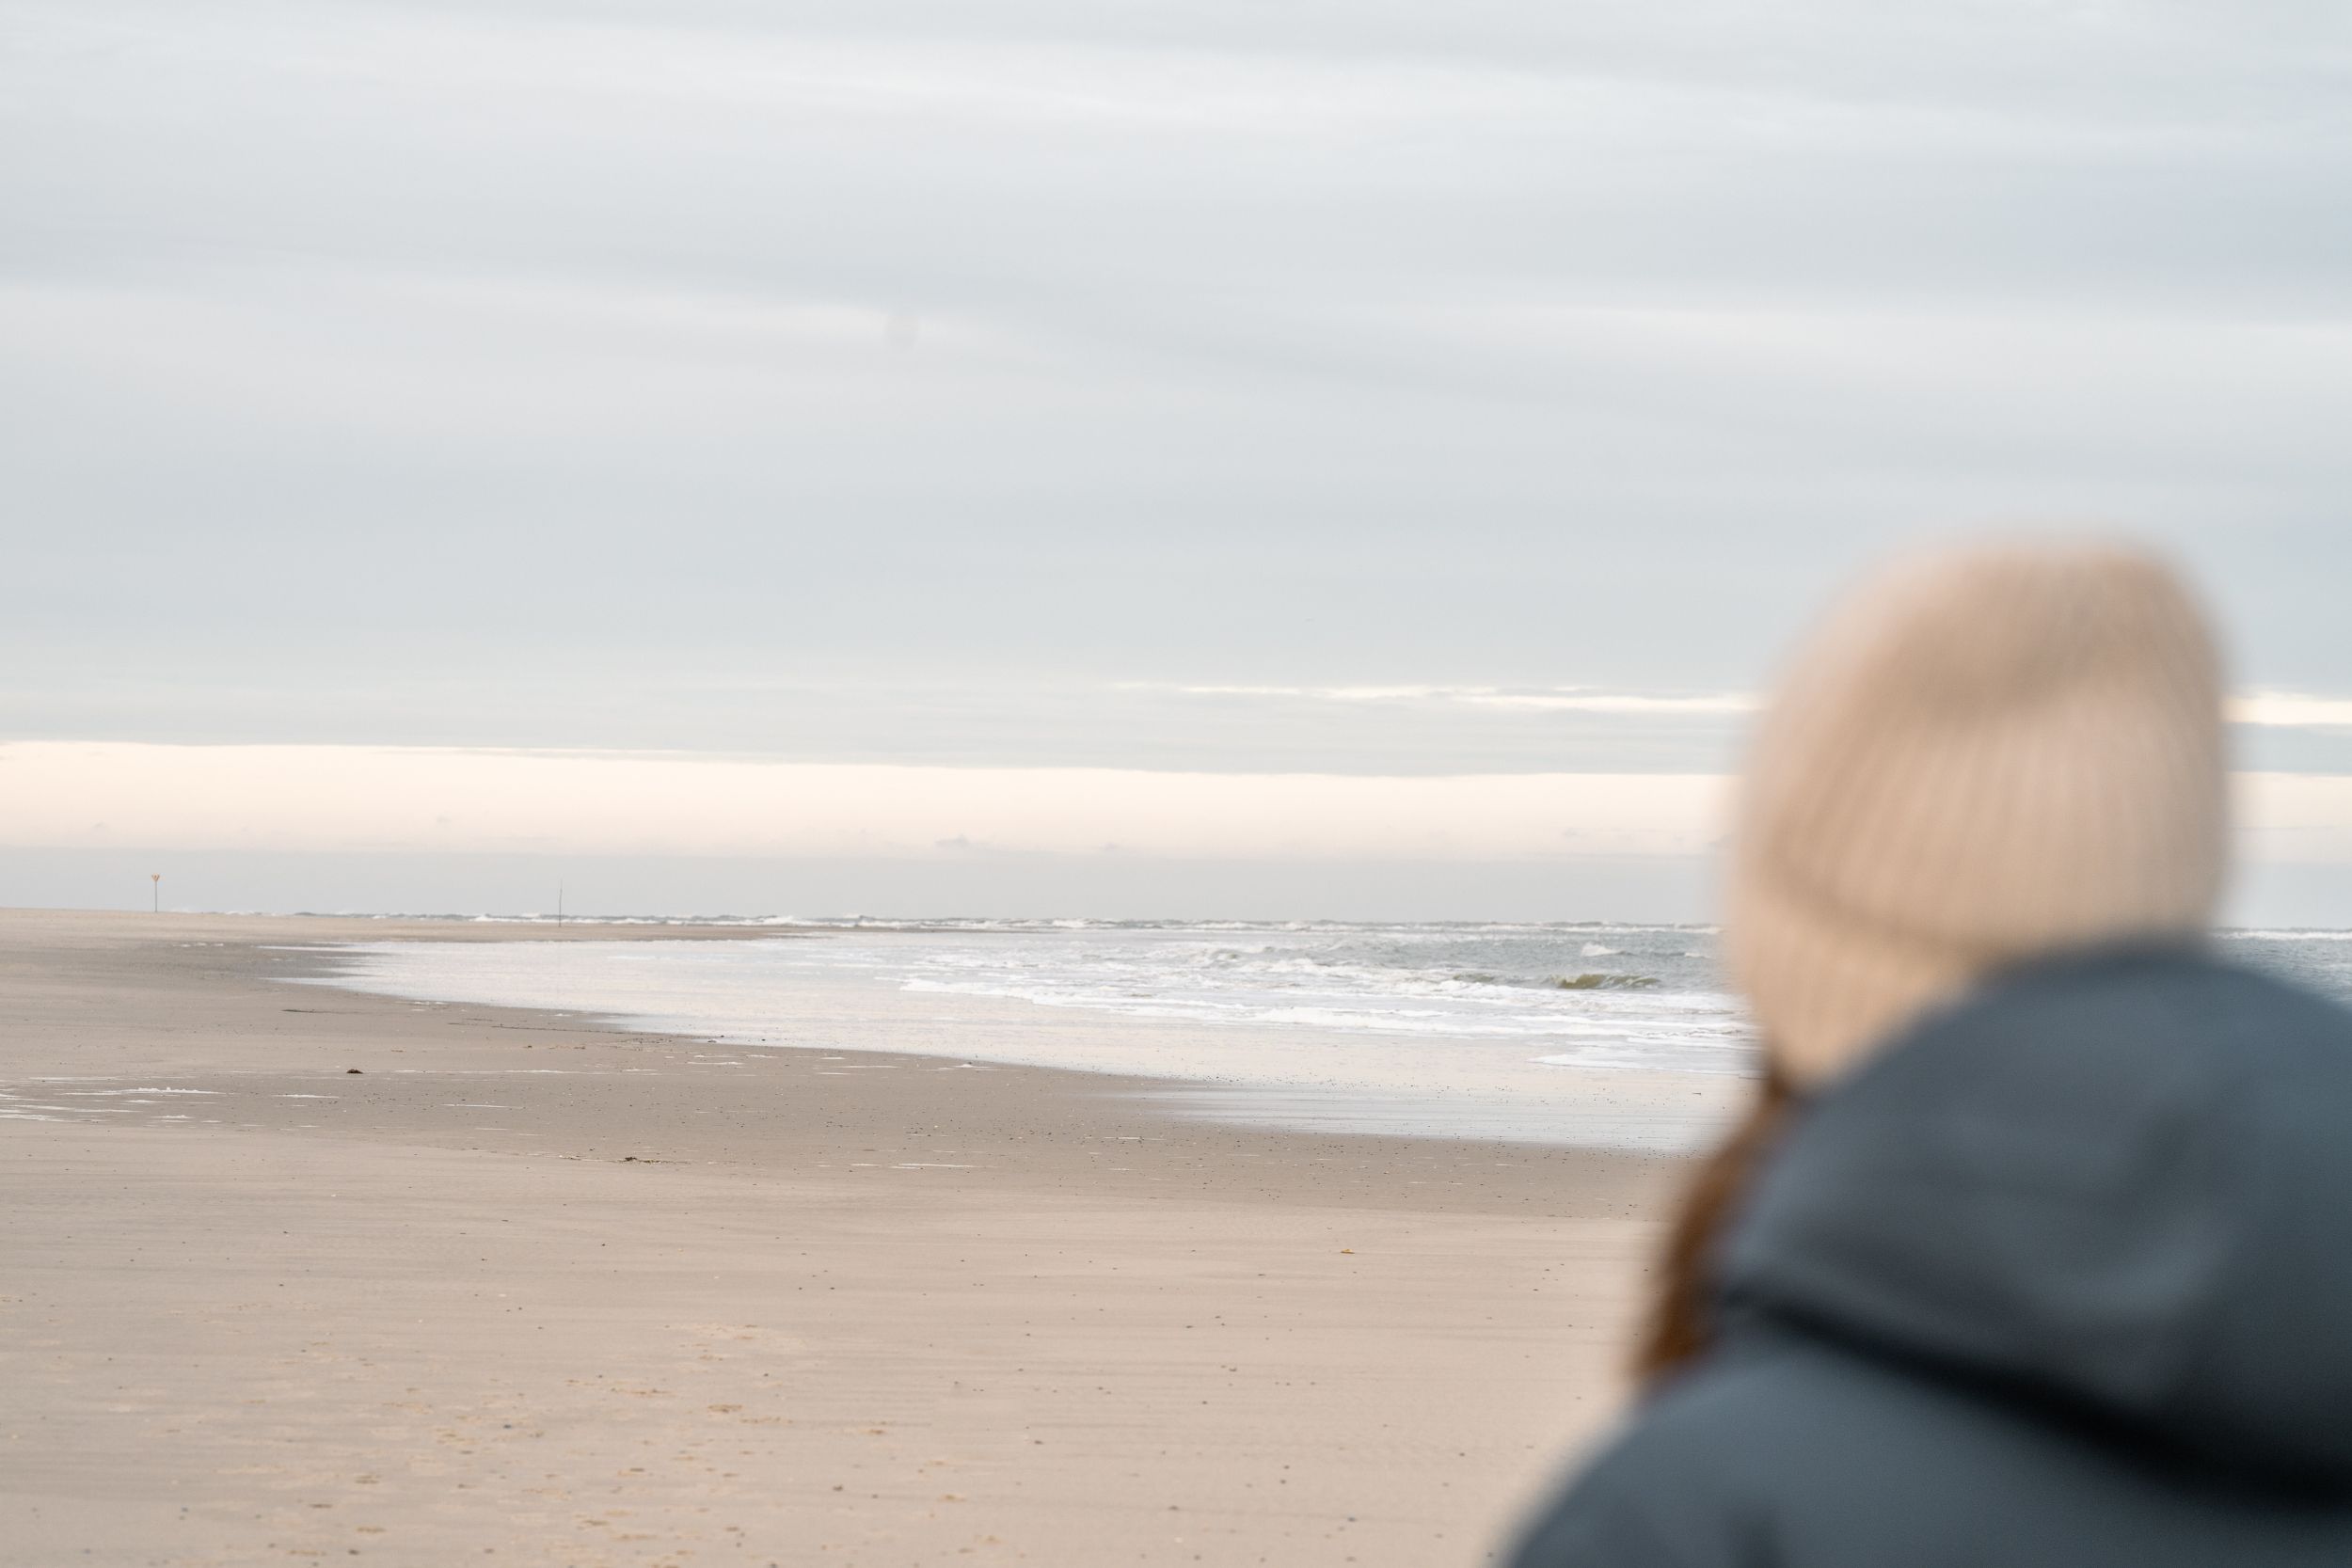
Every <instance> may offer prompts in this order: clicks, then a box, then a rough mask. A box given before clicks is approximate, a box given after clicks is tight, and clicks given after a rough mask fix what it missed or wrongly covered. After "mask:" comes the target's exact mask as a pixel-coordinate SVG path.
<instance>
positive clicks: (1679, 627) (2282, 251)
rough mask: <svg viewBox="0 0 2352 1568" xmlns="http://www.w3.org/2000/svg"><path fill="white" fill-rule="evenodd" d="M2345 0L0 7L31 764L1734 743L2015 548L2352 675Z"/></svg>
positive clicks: (1159, 753)
mask: <svg viewBox="0 0 2352 1568" xmlns="http://www.w3.org/2000/svg"><path fill="white" fill-rule="evenodd" d="M2348 18H2352V11H2347V9H2346V8H2344V7H2342V6H2340V5H2333V4H2321V3H2310V4H2300V3H2287V0H2254V3H2247V0H2239V3H2233V4H2210V5H2199V4H2146V5H2129V4H2115V5H2096V6H2093V5H2055V4H2026V3H1999V0H1994V3H1983V4H1947V5H1938V6H1932V7H1930V6H1912V5H1889V4H1886V3H1884V0H1852V3H1838V4H1815V5H1805V4H1798V3H1781V4H1773V5H1755V4H1740V5H1733V4H1677V5H1665V4H1659V3H1657V0H1639V3H1630V4H1623V5H1585V4H1580V5H1562V4H1557V3H1552V0H1528V3H1524V4H1521V3H1504V0H1469V3H1465V0H1449V3H1447V4H1442V5H1439V4H1427V5H1371V4H1363V3H1360V0H1359V3H1351V4H1336V3H1334V4H1304V5H1287V6H1285V5H1267V4H1258V3H1249V4H1230V5H1227V4H1216V3H1210V0H1184V3H1181V4H1166V5H1154V4H1124V5H1118V6H1107V5H1103V4H1086V5H1080V4H1056V3H1045V0H1039V3H1033V4H1025V5H1021V4H996V5H990V4H978V3H972V0H955V3H948V0H940V3H934V4H911V3H900V4H893V3H890V0H855V3H844V4H839V5H797V6H796V5H790V4H751V3H749V0H744V3H730V0H667V3H663V4H651V3H645V4H627V3H619V0H612V3H602V4H598V3H592V0H576V3H571V4H559V3H555V0H547V3H531V0H504V3H501V0H478V3H467V4H457V3H450V4H445V5H444V4H428V3H421V0H410V3H386V4H374V5H368V4H342V3H335V0H302V3H299V4H290V5H270V4H240V3H220V4H202V3H197V0H172V3H169V4H158V5H134V4H117V3H111V0H60V3H55V4H39V3H20V0H0V475H5V478H0V487H4V488H0V504H4V505H5V513H4V514H0V529H5V531H6V541H5V542H6V545H7V567H8V569H7V571H6V573H5V575H0V662H4V663H5V665H6V667H7V668H8V670H9V671H10V672H11V675H12V678H11V679H9V680H8V681H7V682H6V683H5V684H0V739H12V740H40V739H83V738H87V739H106V740H118V741H132V740H148V741H157V740H167V741H175V742H251V741H270V742H278V743H329V742H332V743H338V744H351V745H368V744H376V745H382V744H407V745H436V746H505V747H515V746H521V747H560V748H599V749H602V748H620V749H666V750H684V751H690V752H725V753H728V754H731V755H736V756H756V757H768V758H775V759H786V760H792V761H796V762H834V763H843V762H857V763H901V764H916V763H919V764H930V765H953V766H973V765H985V766H991V767H1053V766H1069V765H1090V766H1116V767H1120V768H1147V769H1149V768H1159V769H1211V770H1218V771H1232V772H1244V773H1247V772H1268V771H1278V770H1288V771H1296V770H1306V771H1315V772H1327V773H1370V774H1401V773H1456V772H1480V773H1512V772H1538V771H1560V772H1580V771H1602V772H1611V771H1616V772H1625V771H1632V772H1643V771H1705V770H1710V769H1720V768H1724V767H1726V766H1729V765H1730V764H1731V763H1732V762H1733V761H1734V760H1735V759H1736V755H1737V752H1736V744H1737V737H1738V735H1739V733H1740V725H1741V722H1742V717H1741V716H1742V713H1743V711H1744V703H1745V701H1746V699H1747V696H1748V694H1749V693H1751V692H1753V691H1754V690H1755V689H1756V688H1757V687H1758V686H1759V684H1760V683H1761V682H1762V681H1763V680H1764V679H1765V678H1766V675H1767V673H1768V671H1769V668H1770V662H1771V659H1772V656H1773V654H1774V653H1775V651H1776V650H1777V649H1778V648H1779V647H1780V646H1781V645H1782V644H1783V643H1784V642H1785V641H1786V640H1787V639H1788V636H1789V635H1790V633H1791V632H1792V630H1793V629H1794V628H1795V627H1796V626H1798V625H1799V624H1800V623H1801V621H1802V619H1803V617H1804V615H1806V614H1807V613H1809V612H1810V611H1811V610H1813V609H1814V608H1815V607H1816V606H1817V605H1818V603H1819V601H1820V597H1821V595H1822V594H1824V593H1825V592H1826V591H1827V590H1828V588H1829V587H1830V586H1831V585H1832V584H1833V583H1834V582H1835V581H1836V580H1837V579H1838V578H1841V577H1842V576H1844V575H1845V574H1847V573H1848V572H1849V571H1851V569H1852V568H1853V567H1854V566H1855V565H1856V564H1857V563H1859V562H1864V561H1866V560H1867V559H1869V558H1871V557H1873V556H1875V555H1877V554H1880V553H1882V552H1883V551H1884V550H1886V549H1888V548H1890V547H1892V546H1896V545H1897V544H1899V543H1900V542H1902V541H1905V540H1908V539H1912V538H1915V537H1919V536H1923V535H1928V534H1934V533H1939V532H1948V531H1955V530H1963V529H1969V528H1974V527H1979V526H1982V525H1987V524H1994V525H2002V526H2006V527H2010V528H2018V527H2032V526H2042V525H2048V524H2070V525H2090V526H2095V527H2100V528H2105V529H2110V530H2115V531H2125V532H2129V533H2132V534H2136V535H2139V536H2142V537H2147V538H2151V539H2153V540H2155V541H2158V542H2159V543H2161V544H2164V545H2166V546H2169V547H2170V548H2171V549H2172V550H2174V551H2175V552H2176V553H2178V554H2179V555H2180V556H2181V557H2183V558H2185V560H2186V561H2187V562H2189V563H2190V564H2191V565H2192V566H2193V567H2194V568H2195V569H2196V570H2197V571H2198V573H2199V574H2200V576H2201V578H2202V580H2203V581H2204V583H2205V585H2206V587H2207V590H2208V592H2209V594H2210V595H2211V596H2212V598H2213V599H2214V601H2215V602H2216V604H2217V607H2218V608H2219V609H2220V610H2221V611H2222V612H2223V614H2224V616H2225V619H2226V621H2227V623H2228V626H2229V629H2230V632H2231V637H2232V641H2233V650H2234V656H2235V663H2236V667H2237V685H2238V687H2239V688H2240V689H2241V690H2246V691H2269V692H2288V693H2300V694H2306V695H2312V696H2318V697H2322V698H2343V697H2352V638H2348V637H2347V635H2346V633H2345V631H2344V609H2343V595H2344V582H2345V581H2346V579H2347V576H2348V575H2352V515H2347V513H2348V507H2347V501H2346V497H2347V495H2352V484H2347V481H2352V440H2347V439H2346V438H2345V434H2344V433H2345V431H2346V430H2347V429H2352V201H2347V200H2346V199H2345V193H2346V192H2348V191H2352V20H2347V19H2348ZM1596 698H1597V699H1603V700H1601V701H1593V699H1596ZM1622 699H1636V701H1632V702H1627V701H1623V700H1622ZM1661 699H1665V700H1666V701H1660V700H1661ZM2320 711H2322V712H2324V711H2325V710H2320ZM2306 718H2307V719H2308V718H2309V713H2308V712H2307V713H2306ZM2343 718H2344V714H2343V713H2342V712H2341V711H2339V712H2337V713H2336V716H2335V719H2336V721H2335V722H2296V723H2290V724H2274V725H2269V726H2265V727H2262V728H2260V729H2255V730H2249V731H2248V732H2246V734H2245V735H2244V736H2242V739H2243V747H2242V751H2243V753H2244V754H2245V755H2246V756H2247V757H2248V758H2249V762H2251V763H2253V764H2255V765H2259V766H2263V767H2267V768H2290V769H2306V770H2320V771H2329V772H2352V738H2347V731H2346V730H2345V729H2344V727H2343V726H2342V724H2341V721H2342V719H2343ZM2348 913H2352V911H2348Z"/></svg>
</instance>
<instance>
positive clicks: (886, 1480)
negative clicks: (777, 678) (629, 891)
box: [0, 911, 1677, 1565]
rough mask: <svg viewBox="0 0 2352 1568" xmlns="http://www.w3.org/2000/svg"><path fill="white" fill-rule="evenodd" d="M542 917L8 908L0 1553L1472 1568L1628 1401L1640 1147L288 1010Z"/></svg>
mask: <svg viewBox="0 0 2352 1568" xmlns="http://www.w3.org/2000/svg"><path fill="white" fill-rule="evenodd" d="M549 934H550V933H549V932H548V929H547V928H546V927H487V926H450V925H443V924H429V925H418V926H414V927H406V926H394V925H389V924H388V923H385V922H380V921H367V922H347V921H334V920H317V919H287V920H268V919H253V918H238V917H209V916H207V917H183V916H173V915H162V916H149V915H127V914H120V915H117V914H87V913H53V912H43V911H0V1092H4V1093H5V1094H7V1095H8V1096H9V1097H10V1098H8V1099H5V1100H0V1198H5V1201H6V1203H7V1207H8V1241H7V1244H6V1248H5V1253H4V1254H0V1325H4V1327H5V1334H0V1388H5V1389H6V1390H7V1392H6V1395H5V1407H0V1508H5V1510H6V1513H7V1515H8V1519H9V1520H10V1521H11V1523H10V1524H9V1525H8V1526H7V1527H6V1529H7V1532H8V1537H9V1539H8V1543H7V1544H6V1545H5V1546H0V1559H5V1560H8V1561H11V1562H13V1561H24V1562H39V1563H46V1562H53V1561H54V1562H87V1563H140V1564H145V1563H245V1562H256V1561H270V1560H279V1559H283V1558H289V1557H292V1558H318V1557H326V1558H333V1559H336V1560H348V1559H349V1558H351V1557H353V1556H358V1557H359V1558H361V1559H365V1560H374V1561H378V1562H394V1563H447V1562H453V1561H462V1560H493V1561H499V1562H516V1561H520V1562H527V1563H541V1562H545V1563H578V1564H597V1563H675V1564H703V1563H752V1564H764V1563H778V1564H794V1565H797V1564H803V1563H845V1564H847V1563H857V1564H869V1565H897V1564H913V1563H933V1562H939V1563H946V1562H958V1563H961V1562H974V1563H988V1562H1014V1561H1025V1562H1031V1563H1057V1564H1097V1563H1124V1562H1158V1563H1184V1562H1203V1563H1277V1564H1321V1563H1333V1564H1338V1563H1350V1562H1355V1563H1364V1564H1378V1563H1396V1564H1404V1563H1413V1564H1426V1563H1446V1562H1461V1563H1473V1562H1480V1561H1485V1560H1488V1557H1489V1554H1490V1553H1492V1552H1493V1550H1494V1549H1495V1548H1496V1546H1497V1544H1498V1543H1499V1539H1500V1536H1501V1534H1502V1532H1503V1531H1504V1529H1505V1528H1506V1527H1507V1525H1508V1522H1509V1520H1510V1518H1511V1517H1512V1515H1513V1514H1514V1513H1515V1512H1516V1511H1517V1510H1518V1508H1519V1507H1521V1506H1522V1505H1523V1504H1524V1503H1525V1502H1526V1501H1527V1500H1528V1497H1529V1496H1530V1489H1531V1488H1533V1487H1534V1486H1536V1485H1537V1484H1539V1483H1540V1481H1541V1479H1542V1478H1543V1477H1544V1476H1545V1475H1547V1474H1548V1473H1549V1472H1550V1471H1551V1470H1552V1469H1553V1468H1555V1467H1556V1465H1558V1464H1559V1463H1560V1462H1561V1460H1562V1459H1563V1458H1564V1457H1565V1455H1566V1454H1567V1453H1569V1452H1570V1451H1571V1450H1572V1449H1573V1447H1574V1446H1575V1445H1576V1444H1577V1443H1578V1442H1579V1441H1581V1440H1582V1439H1584V1438H1586V1437H1588V1436H1589V1435H1590V1434H1591V1433H1593V1431H1594V1430H1595V1429H1596V1427H1597V1424H1598V1423H1599V1422H1601V1421H1602V1420H1604V1419H1605V1418H1607V1415H1608V1414H1609V1412H1610V1411H1611V1410H1613V1408H1614V1406H1615V1404H1616V1402H1617V1401H1618V1399H1619V1398H1620V1396H1621V1389H1620V1386H1619V1383H1618V1380H1617V1377H1616V1362H1617V1355H1618V1347H1619V1345H1620V1344H1621V1342H1622V1338H1623V1333H1624V1327H1625V1324H1626V1323H1627V1321H1628V1319H1629V1314H1630V1312H1631V1310H1632V1307H1633V1301H1634V1298H1635V1295H1636V1293H1637V1291H1638V1288H1639V1276H1640V1274H1641V1271H1642V1268H1643V1260H1644V1259H1645V1254H1646V1251H1647V1249H1648V1246H1649V1244H1650V1243H1651V1240H1652V1237H1653V1233H1654V1227H1655V1222H1654V1219H1653V1216H1654V1215H1655V1213H1656V1212H1657V1211H1658V1209H1659V1207H1660V1204H1661V1199H1662V1196H1663V1195H1664V1194H1665V1193H1666V1192H1667V1191H1669V1190H1670V1187H1671V1183H1672V1181H1673V1180H1675V1178H1676V1176H1677V1168H1676V1167H1675V1166H1674V1165H1673V1164H1671V1163H1670V1162H1665V1161H1661V1160H1657V1159H1652V1158H1647V1157H1643V1156H1636V1155H1627V1154H1613V1153H1600V1152H1591V1151H1575V1150H1566V1149H1555V1148H1534V1147H1528V1146H1519V1145H1506V1144H1481V1143H1470V1142H1438V1141H1425V1142H1424V1141H1416V1140H1411V1139H1400V1138H1376V1137H1351V1136H1343V1135H1314V1134H1305V1133H1293V1132H1263V1131H1255V1130H1251V1129H1248V1128H1239V1127H1233V1126H1230V1125H1224V1124H1218V1123H1211V1122H1202V1121H1195V1120H1188V1119H1182V1118H1178V1117H1173V1116H1171V1115H1169V1114H1168V1111H1167V1110H1166V1108H1165V1106H1164V1105H1161V1104H1158V1103H1155V1102H1154V1101H1152V1100H1150V1099H1149V1098H1147V1097H1146V1096H1145V1095H1144V1094H1142V1093H1141V1092H1139V1091H1140V1090H1142V1089H1143V1088H1144V1087H1145V1085H1139V1084H1136V1083H1132V1082H1128V1081H1122V1080H1120V1079H1116V1078H1109V1077H1102V1076H1096V1075H1091V1074H1076V1073H1058V1072H1050V1071H1043V1070H1037V1069H1013V1068H994V1069H972V1068H959V1067H956V1066H953V1065H943V1064H942V1063H941V1062H939V1061H937V1060H935V1059H930V1058H917V1057H890V1056H876V1055H856V1054H846V1053H813V1052H805V1051H785V1052H758V1051H744V1050H737V1049H731V1048H724V1047H717V1046H711V1045H707V1044H703V1043H699V1042H696V1041H693V1040H690V1039H683V1038H678V1037H665V1036H659V1035H646V1034H628V1033H622V1032H618V1031H615V1030H612V1029H608V1028H604V1027H600V1026H599V1025H597V1024H596V1022H595V1021H592V1020H584V1019H579V1018H571V1017H564V1016H560V1015H551V1014H538V1013H525V1012H516V1011H508V1010H501V1009H495V1008H485V1007H470V1006H422V1005H419V1004H415V1003H409V1002H402V1001H394V1000H389V999H384V998H376V997H368V996H360V995H356V994H353V993H348V992H344V991H341V990H326V989H320V988H314V987H296V986H288V985H283V984H279V983H278V981H279V980H281V979H283V978H287V977H291V976H294V975H297V974H312V973H316V971H317V967H318V965H319V961H320V960H319V958H318V955H316V954H315V953H306V952H303V951H299V950H294V951H289V950H287V949H289V948H294V949H299V948H300V947H302V946H304V945H306V944H315V943H322V942H339V941H385V940H396V939H400V938H404V937H412V936H421V937H430V938H433V939H437V940H451V939H453V938H456V939H465V940H501V939H502V938H510V937H513V936H518V935H527V936H530V937H532V938H534V939H545V938H547V937H548V935H549ZM577 934H579V935H582V936H593V937H595V938H596V939H598V940H606V941H610V940H612V939H613V938H614V937H615V936H616V935H628V934H630V933H628V932H626V931H624V932H616V931H615V930H614V928H612V927H600V928H595V929H592V930H579V931H577ZM643 934H644V936H646V937H655V938H660V939H665V940H678V939H690V940H691V937H692V936H694V935H695V934H696V933H693V932H684V931H680V930H678V929H675V928H664V929H660V930H658V931H648V932H644V933H643ZM714 934H723V935H725V936H727V937H730V938H735V939H740V938H741V937H742V936H743V934H744V933H743V932H742V931H741V930H740V929H729V930H726V931H724V932H723V933H714ZM777 940H823V939H822V938H821V937H814V938H793V937H780V938H778V939H777ZM829 1056H830V1059H828V1058H829ZM352 1068H358V1069H360V1071H359V1072H358V1073H356V1074H355V1073H352V1072H350V1071H348V1070H347V1069H352ZM164 1091H174V1092H164Z"/></svg>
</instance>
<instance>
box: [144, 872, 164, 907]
mask: <svg viewBox="0 0 2352 1568" xmlns="http://www.w3.org/2000/svg"><path fill="white" fill-rule="evenodd" d="M147 884H148V893H149V895H150V907H151V911H152V912H154V913H156V914H161V913H163V912H164V874H163V873H162V872H160V871H151V872H149V873H148V874H147Z"/></svg>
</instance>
